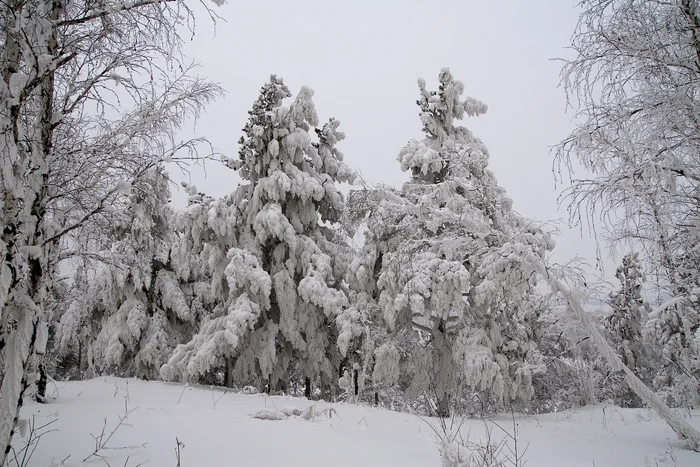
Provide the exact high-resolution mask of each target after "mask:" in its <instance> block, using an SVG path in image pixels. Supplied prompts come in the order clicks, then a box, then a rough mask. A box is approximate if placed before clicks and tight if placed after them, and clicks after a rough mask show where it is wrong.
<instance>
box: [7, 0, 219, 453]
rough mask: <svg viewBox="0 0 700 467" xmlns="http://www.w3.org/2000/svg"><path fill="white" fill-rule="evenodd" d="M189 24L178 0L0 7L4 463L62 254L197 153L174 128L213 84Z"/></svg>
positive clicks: (210, 94)
mask: <svg viewBox="0 0 700 467" xmlns="http://www.w3.org/2000/svg"><path fill="white" fill-rule="evenodd" d="M214 1H215V3H218V4H221V3H223V1H222V0H214ZM207 10H208V7H207ZM208 11H209V10H208ZM210 13H211V14H212V15H213V12H210ZM193 21H194V20H193V15H192V11H191V9H190V7H189V6H188V5H187V4H186V2H185V1H184V0H134V1H118V0H116V1H115V0H75V1H64V0H3V1H2V2H0V53H1V56H0V74H1V76H2V79H1V80H0V161H1V164H0V227H1V228H2V237H0V255H2V262H1V263H0V350H1V351H2V352H3V361H4V364H5V368H4V369H5V375H4V378H3V381H2V388H1V389H0V449H2V454H0V465H3V464H4V461H5V457H6V455H7V452H8V451H9V449H10V443H11V440H12V436H13V434H14V431H15V427H16V424H17V421H18V417H19V410H20V408H21V406H22V402H23V399H24V396H25V394H26V391H27V388H28V387H29V386H30V385H31V384H32V383H33V381H32V379H33V376H32V374H31V366H32V362H33V360H34V359H35V357H36V356H37V355H41V354H43V352H44V350H45V346H46V334H47V326H46V323H47V322H48V321H49V318H50V317H49V316H48V314H49V313H50V312H49V307H46V306H45V304H46V300H47V298H48V295H49V292H50V291H51V289H52V287H53V283H54V280H55V278H56V271H57V268H58V266H59V262H60V261H62V260H64V259H67V258H70V257H71V256H75V255H80V254H82V253H84V252H85V251H84V250H82V249H81V246H86V239H92V240H94V241H98V239H99V236H100V232H101V231H102V229H104V228H105V227H107V226H109V223H110V213H111V212H112V211H113V209H114V208H115V207H118V206H119V205H120V203H121V202H123V197H124V196H126V195H127V194H128V190H129V187H130V184H131V183H132V182H133V181H134V180H135V179H137V178H138V177H140V176H141V175H142V174H144V173H145V172H146V171H147V170H148V169H150V168H151V167H152V166H153V165H155V164H159V163H162V162H163V161H169V160H175V161H177V160H178V159H179V158H182V159H181V160H180V162H182V163H185V162H186V160H192V159H194V158H196V157H197V148H198V147H199V144H200V143H202V142H203V141H199V140H193V141H178V140H177V139H176V131H177V130H178V129H179V127H180V126H181V124H182V123H183V122H184V121H185V119H187V118H189V117H194V116H196V115H197V113H198V112H199V111H201V109H202V108H203V106H204V105H205V104H206V103H207V102H208V101H210V100H211V99H213V98H215V97H216V96H217V95H219V94H220V92H221V90H220V88H219V87H218V86H216V85H214V84H211V83H208V82H206V81H204V80H202V79H200V78H197V77H196V76H194V75H192V73H191V71H192V70H191V67H189V66H188V65H187V63H186V62H185V60H184V57H183V56H182V54H181V53H180V50H181V44H182V40H181V38H180V36H179V33H180V32H181V31H183V26H184V27H187V26H189V27H192V26H193ZM183 23H184V24H183ZM77 239H80V241H77Z"/></svg>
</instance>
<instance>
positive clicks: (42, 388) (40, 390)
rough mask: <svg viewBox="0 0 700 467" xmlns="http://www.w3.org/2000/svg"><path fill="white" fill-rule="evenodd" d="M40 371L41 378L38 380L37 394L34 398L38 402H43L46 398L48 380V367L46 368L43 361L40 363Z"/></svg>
mask: <svg viewBox="0 0 700 467" xmlns="http://www.w3.org/2000/svg"><path fill="white" fill-rule="evenodd" d="M38 371H39V379H38V381H37V382H36V395H35V396H34V399H35V400H36V401H37V402H41V403H43V402H44V401H45V399H46V383H47V382H48V375H47V374H46V368H44V364H43V363H39V366H38Z"/></svg>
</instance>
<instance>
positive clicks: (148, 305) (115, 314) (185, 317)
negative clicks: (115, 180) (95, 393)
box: [58, 168, 196, 378]
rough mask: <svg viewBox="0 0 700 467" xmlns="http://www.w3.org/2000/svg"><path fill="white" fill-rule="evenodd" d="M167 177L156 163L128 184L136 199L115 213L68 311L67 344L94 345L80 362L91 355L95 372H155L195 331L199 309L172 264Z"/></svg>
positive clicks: (71, 348) (64, 322)
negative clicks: (107, 239)
mask: <svg viewBox="0 0 700 467" xmlns="http://www.w3.org/2000/svg"><path fill="white" fill-rule="evenodd" d="M167 184H168V178H167V174H165V173H164V172H163V171H162V169H160V168H154V169H152V170H150V171H148V173H147V174H145V175H144V176H143V177H141V178H140V179H139V180H138V183H136V184H134V185H132V186H127V187H124V190H125V191H128V192H129V202H128V204H127V205H126V206H125V207H124V209H123V212H122V213H120V214H121V215H120V216H115V221H117V222H116V223H115V225H114V227H113V230H114V232H113V234H112V235H113V239H114V240H113V242H112V244H111V245H109V250H108V251H105V252H103V253H102V258H103V260H102V261H100V262H99V263H97V264H96V269H95V270H94V271H93V272H92V274H93V278H92V279H91V280H90V283H89V284H88V285H84V284H83V283H82V282H83V281H80V282H78V283H77V284H76V289H77V292H78V293H76V297H75V298H74V300H73V301H72V303H71V304H70V305H69V307H68V310H67V311H66V313H65V314H64V315H63V316H62V318H61V325H60V327H59V336H58V340H59V342H60V344H61V345H60V351H61V352H62V353H63V354H64V355H66V356H67V355H70V353H71V352H75V351H76V350H78V351H82V350H83V348H84V347H83V343H85V344H87V345H86V346H85V350H86V355H85V356H83V355H79V356H78V358H77V361H78V362H81V361H82V360H83V359H84V358H85V357H87V361H88V364H89V367H90V369H91V370H92V372H93V373H96V374H104V373H111V374H118V375H129V376H139V377H144V378H153V377H155V376H157V375H158V374H159V370H160V367H161V366H162V365H163V364H164V363H165V362H166V361H167V358H168V356H169V355H170V353H171V352H172V350H173V348H174V347H175V345H176V344H178V343H180V342H182V341H183V340H184V339H186V338H189V337H191V334H192V332H193V328H194V322H195V318H196V313H194V312H192V311H191V309H190V303H189V302H188V300H187V297H186V296H185V294H184V293H183V291H182V290H181V288H180V284H179V280H178V277H177V275H176V273H175V272H174V271H173V267H172V261H171V255H170V251H171V243H172V240H173V239H172V235H171V233H170V230H169V228H170V227H169V222H170V219H169V217H170V208H169V206H168V204H167V203H168V201H169V199H168V198H169V195H170V192H169V190H168V185H167ZM80 292H82V293H80ZM86 334H87V335H86ZM76 342H77V343H78V349H76V348H75V343H76Z"/></svg>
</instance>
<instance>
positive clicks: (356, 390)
mask: <svg viewBox="0 0 700 467" xmlns="http://www.w3.org/2000/svg"><path fill="white" fill-rule="evenodd" d="M359 379H360V370H358V369H357V368H355V369H353V370H352V383H353V396H355V400H357V396H358V395H359V394H360V381H359Z"/></svg>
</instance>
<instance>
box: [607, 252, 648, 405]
mask: <svg viewBox="0 0 700 467" xmlns="http://www.w3.org/2000/svg"><path fill="white" fill-rule="evenodd" d="M615 277H616V278H617V279H618V280H619V281H620V289H619V290H618V291H617V292H614V293H611V294H610V301H609V302H608V303H609V305H610V307H611V308H612V313H611V314H610V315H609V316H606V317H605V318H604V320H603V325H604V326H605V328H606V330H607V331H608V335H609V337H610V342H611V344H612V345H613V346H614V348H615V350H616V352H617V353H618V354H619V355H620V358H621V359H622V362H623V363H624V364H625V365H627V367H628V368H629V369H630V370H632V371H633V372H634V373H635V374H636V375H637V376H639V378H640V379H642V381H644V382H646V383H649V382H650V380H649V375H650V371H651V368H650V367H649V364H650V362H649V352H648V351H647V349H646V348H645V347H646V344H645V342H644V341H643V334H642V329H643V326H644V323H645V321H646V317H647V316H646V315H647V313H648V310H647V306H646V303H645V301H644V298H643V297H642V284H643V282H644V275H643V272H642V267H641V264H640V261H639V253H636V252H633V253H629V254H627V255H625V256H624V257H623V258H622V264H621V265H620V266H619V267H618V268H617V271H616V272H615ZM606 379H608V380H611V381H612V385H613V396H614V397H615V401H616V403H618V404H621V405H623V406H627V407H630V406H639V405H640V403H641V401H640V400H639V397H638V396H637V395H636V394H634V392H633V391H631V390H630V389H629V387H628V386H627V384H626V383H625V382H624V380H620V381H618V379H619V378H606Z"/></svg>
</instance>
